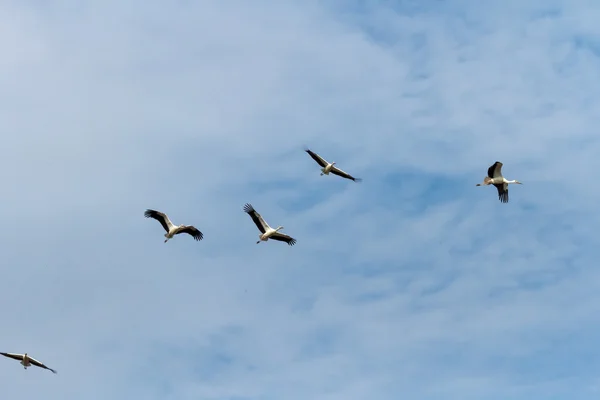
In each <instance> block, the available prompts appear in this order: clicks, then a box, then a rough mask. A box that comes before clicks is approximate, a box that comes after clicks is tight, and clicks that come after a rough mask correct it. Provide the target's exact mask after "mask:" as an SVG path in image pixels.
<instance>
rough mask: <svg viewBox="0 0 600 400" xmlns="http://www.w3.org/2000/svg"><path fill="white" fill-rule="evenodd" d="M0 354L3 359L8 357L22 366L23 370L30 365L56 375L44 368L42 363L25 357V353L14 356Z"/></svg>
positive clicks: (50, 369) (13, 354) (14, 354)
mask: <svg viewBox="0 0 600 400" xmlns="http://www.w3.org/2000/svg"><path fill="white" fill-rule="evenodd" d="M0 354H2V355H3V356H4V357H8V358H12V359H14V360H18V361H20V362H21V365H22V366H23V368H25V369H27V367H31V366H32V365H35V366H36V367H40V368H44V369H47V370H49V371H52V372H54V373H55V374H56V371H55V370H53V369H52V368H48V367H46V366H45V365H44V364H43V363H41V362H39V361H38V360H36V359H35V358H31V357H29V356H28V355H27V353H25V354H16V353H0Z"/></svg>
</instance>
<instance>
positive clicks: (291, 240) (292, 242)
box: [269, 232, 296, 246]
mask: <svg viewBox="0 0 600 400" xmlns="http://www.w3.org/2000/svg"><path fill="white" fill-rule="evenodd" d="M269 239H273V240H278V241H280V242H286V243H287V244H289V245H290V246H293V245H295V244H296V239H294V238H293V237H291V236H288V235H286V234H285V233H279V232H275V233H274V234H273V235H271V237H270V238H269Z"/></svg>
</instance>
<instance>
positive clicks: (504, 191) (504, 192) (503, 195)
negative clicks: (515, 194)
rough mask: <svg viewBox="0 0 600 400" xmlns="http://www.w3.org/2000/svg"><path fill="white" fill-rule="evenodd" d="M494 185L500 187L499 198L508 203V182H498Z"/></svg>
mask: <svg viewBox="0 0 600 400" xmlns="http://www.w3.org/2000/svg"><path fill="white" fill-rule="evenodd" d="M494 186H496V189H498V199H500V201H501V202H502V203H508V184H506V183H497V184H495V185H494Z"/></svg>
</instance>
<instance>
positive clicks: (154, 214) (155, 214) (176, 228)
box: [144, 210, 204, 243]
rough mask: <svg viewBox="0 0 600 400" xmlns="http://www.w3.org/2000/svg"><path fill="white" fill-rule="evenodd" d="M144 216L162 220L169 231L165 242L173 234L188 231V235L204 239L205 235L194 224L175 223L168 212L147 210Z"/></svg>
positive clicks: (163, 225) (162, 223)
mask: <svg viewBox="0 0 600 400" xmlns="http://www.w3.org/2000/svg"><path fill="white" fill-rule="evenodd" d="M144 217H146V218H153V219H155V220H157V221H158V222H160V224H161V225H162V227H163V228H165V231H167V233H165V237H166V239H165V243H167V241H168V240H169V239H171V238H172V237H173V236H175V235H178V234H180V233H187V234H188V235H190V236H192V237H193V238H194V239H195V240H202V238H203V237H204V235H203V234H202V232H200V231H199V230H198V229H196V228H195V227H194V226H192V225H174V224H173V223H172V222H171V220H170V219H169V217H167V214H165V213H161V212H160V211H156V210H146V211H145V212H144Z"/></svg>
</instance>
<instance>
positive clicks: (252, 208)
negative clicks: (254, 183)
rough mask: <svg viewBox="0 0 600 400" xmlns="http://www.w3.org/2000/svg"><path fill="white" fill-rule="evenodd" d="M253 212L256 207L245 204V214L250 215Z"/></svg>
mask: <svg viewBox="0 0 600 400" xmlns="http://www.w3.org/2000/svg"><path fill="white" fill-rule="evenodd" d="M252 211H255V210H254V207H252V204H250V203H246V204H244V212H246V213H248V214H250V213H251V212H252Z"/></svg>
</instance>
